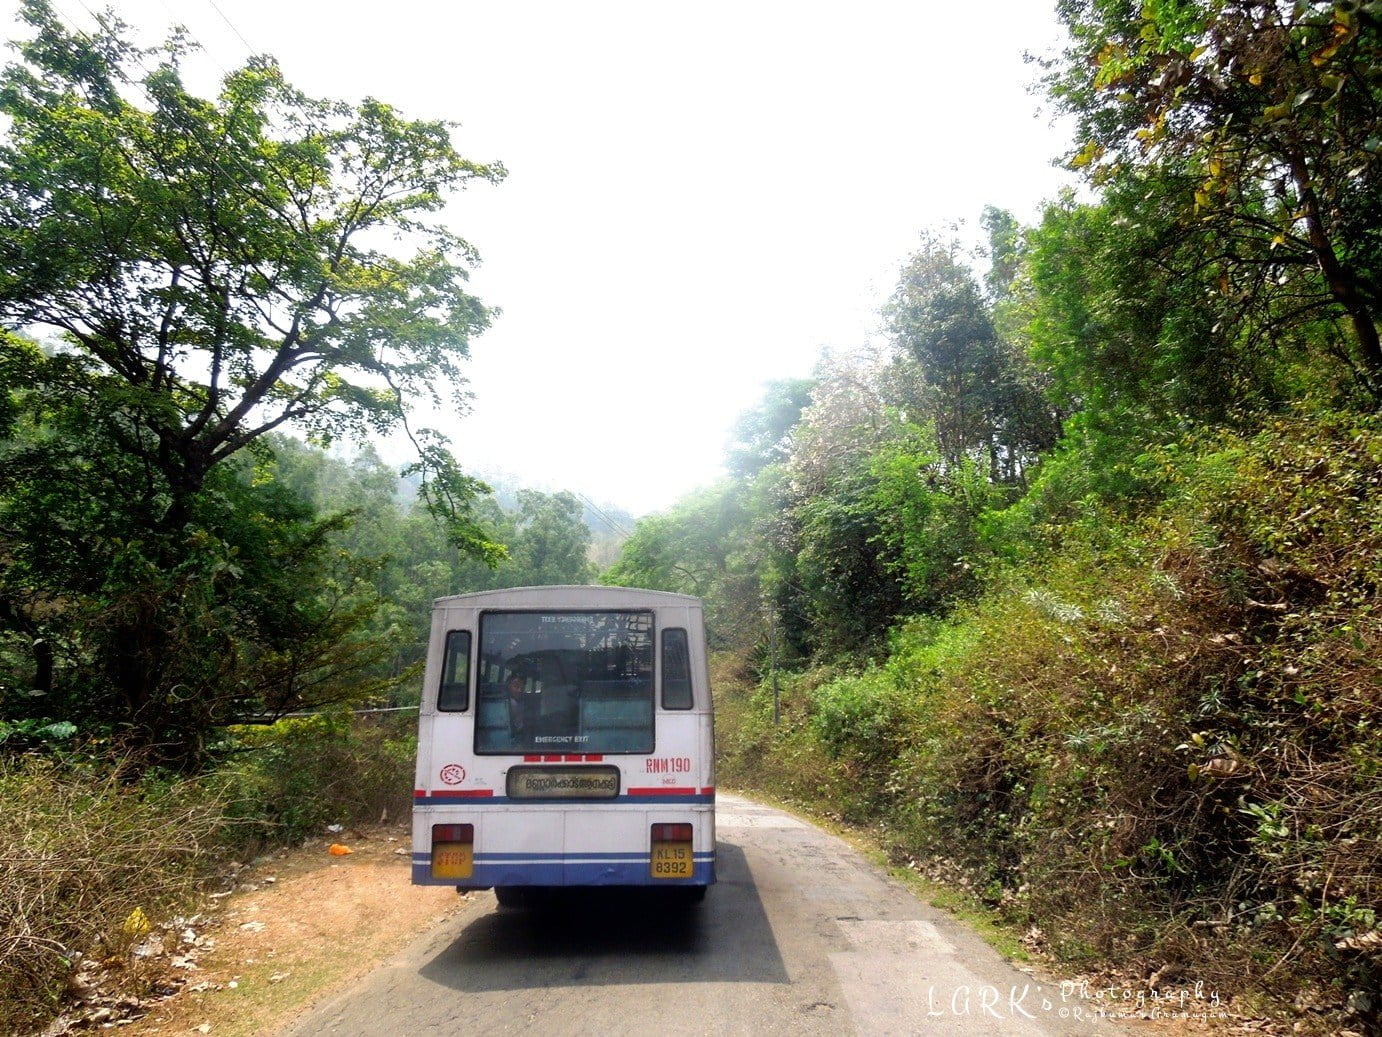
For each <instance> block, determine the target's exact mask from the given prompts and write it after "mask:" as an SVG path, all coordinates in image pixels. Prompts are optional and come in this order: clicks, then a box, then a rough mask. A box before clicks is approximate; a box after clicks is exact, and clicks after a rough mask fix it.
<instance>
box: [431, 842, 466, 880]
mask: <svg viewBox="0 0 1382 1037" xmlns="http://www.w3.org/2000/svg"><path fill="white" fill-rule="evenodd" d="M473 851H474V847H473V846H472V845H471V844H470V843H434V844H433V845H432V878H434V879H468V878H470V876H471V874H472V873H473V872H474V870H475V862H474V857H473Z"/></svg>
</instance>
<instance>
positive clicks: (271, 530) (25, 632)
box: [0, 0, 504, 761]
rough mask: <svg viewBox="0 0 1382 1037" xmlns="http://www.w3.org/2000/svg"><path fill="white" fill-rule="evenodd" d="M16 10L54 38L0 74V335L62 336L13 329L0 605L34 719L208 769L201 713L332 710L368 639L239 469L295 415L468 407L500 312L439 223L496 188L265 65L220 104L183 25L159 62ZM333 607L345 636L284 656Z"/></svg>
mask: <svg viewBox="0 0 1382 1037" xmlns="http://www.w3.org/2000/svg"><path fill="white" fill-rule="evenodd" d="M23 14H24V18H25V20H26V21H27V22H28V24H29V25H30V27H31V28H32V30H33V36H32V38H31V39H29V40H27V41H24V42H23V43H21V44H20V45H19V52H20V55H21V60H20V61H19V62H17V63H15V64H12V65H10V66H9V67H8V68H7V69H5V71H4V72H3V74H0V114H3V115H4V117H5V119H6V121H7V132H6V135H5V138H4V140H3V142H2V143H0V322H3V323H4V324H5V325H8V326H9V327H10V328H19V327H25V326H33V325H39V326H46V327H47V328H49V329H54V330H56V331H57V332H58V333H59V334H60V335H61V342H60V343H59V344H58V345H57V346H56V347H55V348H54V349H50V350H48V351H46V352H44V351H40V350H38V349H36V348H35V347H34V346H33V345H32V344H31V343H27V342H24V341H22V340H20V339H18V338H15V337H12V336H6V337H5V338H4V339H3V341H0V369H3V372H4V375H5V378H4V385H5V387H6V393H5V399H4V402H3V405H0V412H3V418H4V420H3V422H0V426H2V427H0V431H2V432H3V433H4V435H5V439H4V442H3V443H0V462H3V463H0V469H3V470H4V473H5V474H4V477H3V479H0V617H3V618H4V620H5V625H6V627H7V634H9V635H10V636H9V638H7V640H8V641H9V642H10V643H11V644H13V643H14V640H15V639H16V638H17V639H18V641H19V642H20V643H21V644H27V645H28V647H29V650H30V653H31V655H32V659H33V665H32V667H31V669H30V671H29V674H28V676H27V677H26V680H28V681H31V682H33V683H34V690H37V691H39V692H40V694H41V696H42V699H43V703H31V705H33V707H34V708H40V706H41V705H43V704H50V705H52V706H53V708H55V709H56V708H61V709H63V710H66V711H68V712H69V713H70V714H71V715H72V716H75V717H77V718H78V719H81V720H83V721H90V722H100V723H102V724H105V725H107V726H109V727H110V728H111V729H112V730H115V731H117V732H118V733H119V737H120V738H121V739H122V741H124V742H125V744H126V745H128V746H129V747H130V748H132V749H136V750H141V751H142V750H148V751H150V752H151V754H152V755H154V756H160V755H161V756H163V757H166V758H170V759H175V760H178V761H186V760H189V759H192V758H194V757H195V756H196V754H197V751H198V750H197V748H196V746H197V745H198V744H199V743H200V737H201V734H202V733H203V732H204V731H205V730H206V725H208V724H214V723H218V722H226V721H227V720H229V719H233V718H234V717H235V716H237V715H240V716H243V715H245V714H247V713H248V714H249V715H253V714H254V713H255V712H256V711H267V712H274V711H281V710H282V709H284V708H289V707H290V706H291V704H292V703H294V702H304V701H310V700H314V699H317V700H319V699H321V697H322V695H320V694H318V693H319V692H320V691H321V689H322V688H323V687H325V685H324V684H323V683H322V682H323V680H326V679H327V677H326V675H327V674H328V671H329V672H331V673H335V672H339V671H340V668H339V667H334V668H333V664H332V663H331V662H330V661H329V660H328V659H327V656H329V655H330V654H331V653H332V652H333V651H337V650H343V649H344V647H345V646H346V645H348V644H349V643H350V642H351V640H352V638H354V637H355V636H356V635H357V633H358V631H356V628H355V627H354V626H353V625H352V623H353V622H354V620H355V619H359V618H360V615H361V614H360V613H358V612H356V611H353V610H354V609H355V605H354V604H349V601H351V600H355V598H354V595H355V591H356V589H357V587H358V579H357V578H358V575H359V574H358V573H357V574H356V575H354V576H351V575H345V574H341V573H335V574H334V575H333V573H332V571H331V570H332V567H333V564H334V563H333V562H332V558H333V555H332V554H331V552H330V551H329V550H328V549H327V545H328V541H329V532H330V530H331V529H332V528H334V527H333V523H332V522H330V521H328V522H326V523H320V522H317V521H316V520H315V519H314V518H313V517H312V516H311V514H310V509H309V510H307V511H304V510H303V508H302V506H301V501H300V500H299V501H297V502H296V503H294V501H293V500H291V499H289V498H288V497H285V496H283V495H282V494H279V495H278V496H276V497H275V496H274V494H273V493H271V492H269V491H268V490H265V489H263V488H261V487H260V486H258V485H257V484H256V483H255V482H254V479H253V475H252V471H251V469H250V468H249V467H247V466H246V465H245V464H243V463H242V458H243V456H244V455H243V454H242V451H245V450H246V449H247V448H250V449H259V448H261V447H263V446H264V445H265V444H266V443H267V439H266V437H268V436H269V435H270V433H272V432H274V431H276V430H278V429H281V428H284V427H286V426H290V425H296V426H298V427H301V428H304V429H306V430H308V431H309V432H310V433H311V434H312V435H313V437H315V438H316V439H318V440H319V441H329V440H331V439H332V438H335V437H338V436H364V435H365V434H367V433H376V434H380V433H387V432H389V431H391V430H393V429H396V428H403V429H405V430H407V429H408V422H407V411H408V407H409V404H410V402H411V401H412V399H413V398H414V397H417V396H419V395H420V396H422V397H424V398H428V399H431V400H432V401H433V402H434V403H440V402H441V401H442V397H443V395H444V391H445V390H446V389H447V387H449V388H450V398H451V401H452V402H453V403H454V404H455V405H456V406H463V405H464V394H463V392H462V389H461V383H460V379H459V374H460V372H459V364H460V362H461V361H462V360H463V359H464V358H465V356H466V354H467V348H468V345H467V344H468V341H469V339H470V337H471V336H472V335H474V334H477V333H478V332H480V331H482V330H483V329H484V328H485V327H486V326H487V325H488V323H489V320H490V313H489V311H488V310H487V309H486V308H485V307H484V306H483V305H482V304H481V303H480V302H479V301H478V300H476V299H475V298H474V297H472V296H471V295H469V294H468V293H467V292H466V290H465V280H466V277H467V270H468V267H469V265H471V264H473V263H474V262H475V260H476V256H475V253H474V251H473V250H472V249H471V247H470V246H469V245H468V244H467V243H466V242H465V241H464V240H462V239H461V238H459V237H457V236H456V235H455V234H453V233H451V232H449V231H448V230H446V229H445V228H444V227H442V226H441V225H440V224H439V223H438V222H437V219H436V217H435V214H436V213H438V212H439V210H440V208H441V207H442V205H443V204H444V202H445V199H446V196H447V194H448V193H449V192H450V191H452V190H455V189H459V188H461V187H464V186H465V185H466V184H467V183H469V182H472V181H475V180H482V181H489V182H494V181H497V180H499V179H500V178H501V177H502V176H503V172H504V171H503V168H502V167H501V166H498V165H483V164H477V163H474V162H471V161H468V160H466V159H464V158H462V157H461V156H460V155H459V154H457V152H456V151H455V149H454V147H453V146H452V144H451V141H450V136H449V132H448V129H447V127H446V126H445V125H444V124H442V123H437V122H425V121H410V120H406V119H404V118H402V117H401V116H400V115H399V114H398V113H397V112H395V111H394V110H393V109H392V108H390V107H389V106H388V105H386V104H383V103H382V102H379V101H375V100H366V101H364V102H363V103H361V104H359V105H358V106H352V105H347V104H343V103H339V102H329V101H320V100H314V99H311V98H308V97H306V96H305V95H303V94H301V93H299V92H298V91H296V90H294V89H293V88H292V87H290V86H289V85H288V84H287V83H286V82H285V81H284V80H283V77H282V75H281V73H280V72H279V69H278V67H277V65H276V64H274V62H273V61H272V60H271V59H268V58H255V59H252V60H251V61H250V62H249V63H248V64H246V65H245V66H244V67H243V68H241V69H239V70H236V71H234V72H232V73H230V74H229V75H227V77H226V78H225V80H224V83H223V86H222V89H221V92H220V94H219V96H218V97H217V98H215V99H214V100H206V99H203V98H199V97H196V96H194V95H192V94H190V93H188V92H187V90H186V89H184V87H183V84H182V81H181V78H180V73H179V60H180V58H181V56H182V54H183V52H184V51H185V49H186V48H185V44H184V42H183V41H182V40H181V39H179V38H177V37H174V38H173V39H172V40H170V41H169V43H168V44H167V45H166V46H165V48H164V49H163V50H162V51H161V52H155V51H149V50H141V49H139V48H137V47H135V46H134V45H133V44H131V43H130V42H128V41H127V39H126V35H127V31H128V27H127V26H124V25H123V24H121V23H119V22H118V21H117V20H116V19H114V18H113V16H110V15H107V16H105V17H104V18H103V19H102V28H103V32H102V34H101V36H100V37H99V38H91V37H88V36H85V35H82V34H78V33H72V32H69V31H68V30H67V29H66V28H65V27H64V26H63V24H62V22H61V20H60V19H59V18H58V17H57V16H56V15H55V13H54V12H53V10H52V9H51V7H49V5H48V4H47V3H46V2H44V0H26V2H25V4H24V8H23ZM151 65H152V67H151ZM141 101H142V102H143V103H144V104H145V105H146V106H145V107H141V106H140V104H139V103H136V102H141ZM415 442H417V443H418V446H419V460H418V464H417V468H418V469H419V471H420V472H421V473H422V474H423V477H424V482H423V486H424V494H425V496H426V499H427V500H428V501H429V502H430V504H431V505H432V506H433V508H434V509H435V511H436V512H437V513H438V514H441V515H443V516H444V517H445V518H446V519H447V521H448V529H449V534H450V536H451V539H452V541H453V543H455V544H457V545H458V546H459V547H460V549H462V550H463V551H465V552H467V553H470V554H475V555H478V556H481V557H483V558H486V559H489V560H497V559H498V558H499V557H501V556H502V548H500V547H499V546H498V545H497V544H495V543H493V542H492V541H491V540H490V538H489V537H488V536H487V535H486V534H485V532H484V531H483V529H482V528H481V527H480V525H479V524H478V523H477V522H476V521H475V516H474V507H475V502H476V500H477V498H478V496H479V494H480V493H481V492H482V491H483V489H484V488H483V486H482V484H480V483H478V482H477V481H475V480H473V479H470V478H469V477H467V476H465V475H464V474H463V473H462V472H461V471H460V469H459V468H458V467H457V465H456V463H455V461H454V459H452V457H451V456H450V454H449V452H448V451H447V450H446V448H445V443H444V441H443V440H441V439H440V438H439V437H437V436H435V435H433V434H429V433H428V432H426V430H422V431H419V432H418V433H416V436H415ZM293 545H296V546H295V547H294V546H293ZM60 550H61V551H62V552H63V555H62V557H61V558H59V557H57V552H58V551H60ZM294 552H296V553H295V554H294ZM275 559H276V561H275ZM289 575H291V576H292V577H293V578H294V579H295V580H296V583H294V584H292V586H293V587H295V588H296V590H294V592H293V593H291V594H289V593H286V592H285V588H284V584H283V580H284V579H286V578H287V577H288V576H289ZM333 581H334V582H333ZM266 587H273V588H277V589H278V590H277V592H276V598H275V596H274V595H270V596H268V597H266V596H265V594H264V590H265V588H266ZM333 588H335V589H333ZM333 602H334V603H333ZM319 608H320V609H325V611H314V610H318V609H319ZM313 615H315V616H316V617H317V620H318V622H317V623H316V627H315V629H316V630H317V631H319V632H322V633H329V635H330V638H331V640H330V643H329V644H327V643H318V644H317V648H318V649H319V650H318V651H317V652H316V654H315V655H314V656H313V657H312V658H313V659H315V662H307V661H302V660H299V662H296V663H294V664H293V665H291V666H286V665H282V664H281V663H282V660H283V658H284V656H283V653H284V652H285V651H286V652H288V654H289V655H292V654H293V652H292V650H291V648H290V644H291V638H290V637H289V633H290V632H291V631H294V630H296V631H298V632H299V633H301V632H302V630H303V629H304V628H303V625H302V621H303V620H304V619H305V618H306V617H310V616H313ZM285 638H286V639H285ZM56 655H62V656H65V658H66V659H67V660H68V661H67V665H66V666H65V667H64V665H62V660H61V659H60V658H55V656H56ZM254 660H257V661H258V663H257V664H256V665H253V666H251V665H250V663H251V662H252V661H254ZM260 664H262V665H260ZM322 667H326V669H322ZM63 679H68V680H67V683H66V685H63V686H59V685H60V684H61V683H62V681H63ZM45 683H46V684H48V685H49V686H48V687H46V688H45V687H44V685H45ZM328 683H331V682H330V681H328ZM331 687H332V689H333V691H332V694H333V695H339V694H342V693H344V692H343V691H342V686H341V685H340V684H339V683H331ZM213 691H214V692H216V693H217V694H215V695H212V692H213ZM221 692H224V694H220V693H221ZM198 696H211V697H212V698H214V699H215V700H216V702H217V705H216V708H215V709H212V710H204V709H201V708H200V707H199V706H198V707H197V708H193V705H192V704H193V702H194V701H196V700H198ZM13 701H18V702H22V701H23V699H22V695H21V697H20V699H17V700H13ZM15 708H20V707H15ZM23 708H27V707H23ZM182 744H185V745H186V746H187V748H186V749H185V751H184V750H182V749H178V748H177V746H178V745H182Z"/></svg>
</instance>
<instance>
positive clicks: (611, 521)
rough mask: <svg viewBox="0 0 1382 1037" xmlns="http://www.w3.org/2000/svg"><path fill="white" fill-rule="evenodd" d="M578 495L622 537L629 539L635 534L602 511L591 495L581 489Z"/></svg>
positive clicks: (577, 492)
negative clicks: (588, 495)
mask: <svg viewBox="0 0 1382 1037" xmlns="http://www.w3.org/2000/svg"><path fill="white" fill-rule="evenodd" d="M576 496H577V497H579V498H580V499H581V501H582V502H583V503H584V504H585V506H586V507H587V508H589V509H590V510H591V511H593V512H595V514H596V515H598V516H599V517H600V518H602V519H604V522H605V525H607V526H609V528H610V529H611V530H612V531H613V532H615V533H618V534H619V535H620V536H621V537H624V538H625V539H626V540H627V539H628V538H629V537H631V536H633V534H632V533H630V532H629V531H628V530H627V529H625V528H624V527H623V526H621V525H620V524H619V523H618V522H615V521H614V519H612V518H610V517H609V516H608V515H606V514H605V513H604V512H603V511H601V510H600V509H599V508H598V507H596V506H595V504H594V502H593V501H591V499H590V498H589V497H587V496H586V495H585V494H584V493H581V492H579V491H576Z"/></svg>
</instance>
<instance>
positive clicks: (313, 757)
mask: <svg viewBox="0 0 1382 1037" xmlns="http://www.w3.org/2000/svg"><path fill="white" fill-rule="evenodd" d="M416 725H417V718H416V716H415V715H414V714H411V713H404V714H399V715H397V716H373V717H362V718H356V717H354V716H352V715H351V713H350V712H349V711H346V710H342V711H338V712H333V713H323V714H320V715H318V716H312V717H294V718H290V719H285V720H280V721H279V722H278V723H276V724H273V725H270V726H266V727H239V728H234V729H233V730H232V732H231V736H232V739H233V744H232V746H231V748H230V751H229V755H228V757H227V761H226V763H224V764H223V765H222V766H221V767H220V768H219V769H218V771H217V772H216V779H217V780H218V781H219V782H221V784H222V787H223V788H224V789H225V795H226V797H227V800H228V807H229V812H230V815H231V817H232V818H233V819H234V821H235V822H236V839H237V841H239V842H241V843H244V842H254V843H256V844H272V843H283V842H296V841H298V840H301V839H302V838H304V837H305V836H309V835H314V834H317V833H320V832H321V831H322V830H323V829H324V828H325V827H326V826H327V825H329V824H372V823H375V822H378V821H379V820H381V819H384V818H398V817H403V816H406V813H407V811H408V809H409V808H410V806H411V803H412V791H413V766H414V760H415V758H416V748H417V734H416Z"/></svg>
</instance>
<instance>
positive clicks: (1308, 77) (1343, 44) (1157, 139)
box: [1048, 0, 1382, 404]
mask: <svg viewBox="0 0 1382 1037" xmlns="http://www.w3.org/2000/svg"><path fill="white" fill-rule="evenodd" d="M1058 9H1059V11H1060V14H1061V17H1062V18H1063V19H1064V20H1065V22H1066V24H1067V25H1068V26H1069V27H1070V30H1071V34H1072V37H1073V40H1074V43H1073V46H1072V47H1071V49H1070V50H1069V51H1068V52H1067V54H1066V55H1065V58H1064V61H1063V62H1062V63H1061V65H1060V66H1059V67H1056V68H1054V69H1053V70H1052V72H1051V74H1050V76H1049V77H1048V85H1049V86H1050V89H1051V92H1052V94H1053V96H1054V97H1055V99H1056V101H1057V103H1058V104H1060V105H1061V106H1062V107H1063V108H1064V109H1065V110H1066V111H1068V112H1071V113H1073V114H1074V115H1075V116H1076V117H1077V118H1078V120H1079V127H1080V133H1081V146H1080V149H1079V151H1078V152H1077V154H1075V155H1074V156H1073V157H1072V160H1071V162H1072V165H1074V166H1075V167H1076V168H1083V169H1085V170H1086V171H1087V172H1088V173H1089V175H1090V177H1091V179H1092V180H1093V181H1094V183H1096V184H1101V185H1102V184H1115V183H1118V182H1120V181H1123V180H1126V179H1128V178H1131V177H1138V178H1141V179H1142V180H1144V181H1147V180H1149V179H1155V180H1157V181H1160V182H1161V183H1163V184H1166V185H1174V186H1175V189H1176V196H1177V199H1178V206H1177V208H1178V212H1177V217H1178V220H1179V223H1180V225H1181V227H1182V228H1184V229H1185V231H1186V233H1187V234H1195V233H1196V232H1197V231H1205V232H1206V233H1204V234H1203V235H1202V240H1203V242H1204V247H1203V248H1202V249H1201V250H1199V252H1198V255H1196V256H1195V259H1194V261H1193V262H1192V263H1189V264H1188V265H1182V266H1181V267H1180V268H1179V269H1178V270H1177V273H1178V274H1179V276H1182V277H1191V278H1194V279H1195V280H1196V281H1197V282H1199V283H1200V284H1202V285H1204V286H1206V287H1209V286H1211V285H1212V286H1213V290H1216V291H1217V292H1218V293H1219V294H1221V295H1222V296H1223V297H1224V298H1225V299H1226V300H1231V301H1232V302H1233V303H1234V307H1233V308H1234V309H1235V310H1236V311H1237V312H1236V313H1233V314H1231V316H1232V317H1233V320H1234V324H1235V325H1236V327H1237V328H1239V329H1241V334H1243V335H1244V336H1246V337H1248V338H1250V339H1252V340H1253V341H1256V342H1263V341H1270V340H1280V339H1282V338H1283V337H1285V336H1288V335H1292V336H1294V341H1295V346H1296V348H1297V349H1303V348H1306V347H1310V346H1312V345H1315V344H1321V343H1322V345H1323V348H1325V349H1327V350H1328V351H1330V352H1331V353H1333V354H1334V355H1335V356H1336V357H1337V358H1338V359H1339V360H1341V361H1342V362H1343V363H1344V364H1345V365H1347V367H1348V368H1349V369H1350V370H1351V371H1352V373H1353V375H1354V377H1355V379H1356V381H1357V383H1358V384H1359V385H1360V386H1362V387H1363V389H1364V390H1365V391H1366V392H1367V393H1368V394H1369V396H1370V397H1371V399H1372V400H1373V402H1374V404H1376V403H1378V402H1382V344H1380V343H1379V330H1378V327H1379V324H1378V322H1379V318H1380V317H1382V230H1379V227H1380V226H1382V221H1379V216H1382V144H1379V140H1382V82H1379V80H1378V78H1377V75H1376V70H1377V68H1378V66H1379V64H1382V19H1380V18H1379V14H1378V9H1377V5H1376V4H1361V5H1360V4H1356V3H1320V2H1314V0H1301V2H1298V3H1294V4H1286V3H1276V2H1267V3H1263V2H1256V0H1154V2H1149V3H1147V4H1145V5H1133V4H1128V3H1126V2H1124V0H1063V2H1062V3H1061V4H1060V5H1059V8H1058ZM1169 240H1170V241H1171V242H1172V243H1173V244H1175V243H1176V242H1175V239H1169ZM1186 258H1187V257H1185V256H1184V255H1182V256H1181V259H1182V262H1184V261H1185V260H1186Z"/></svg>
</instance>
